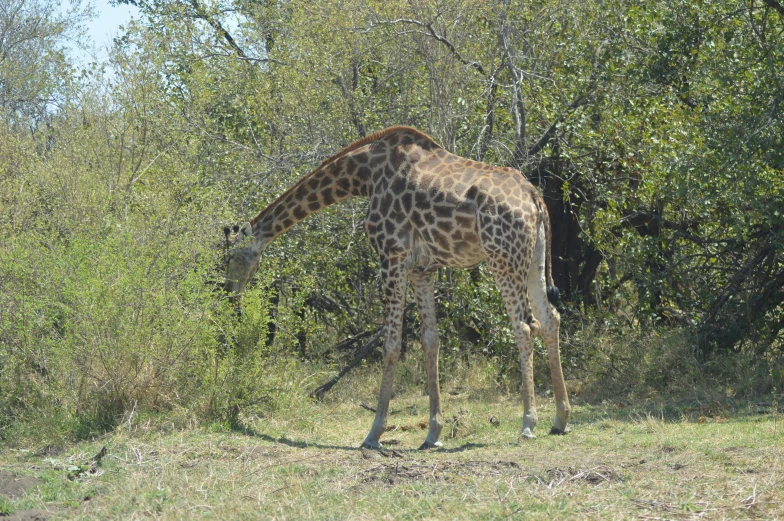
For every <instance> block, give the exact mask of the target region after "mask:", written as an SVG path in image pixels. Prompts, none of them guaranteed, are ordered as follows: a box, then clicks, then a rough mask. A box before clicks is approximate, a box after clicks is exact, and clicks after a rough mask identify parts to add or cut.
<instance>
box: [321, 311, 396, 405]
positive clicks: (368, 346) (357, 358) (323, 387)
mask: <svg viewBox="0 0 784 521" xmlns="http://www.w3.org/2000/svg"><path fill="white" fill-rule="evenodd" d="M383 334H384V328H383V327H382V328H380V329H379V330H378V331H376V334H375V335H373V337H372V338H371V339H370V340H368V342H367V344H365V347H363V348H362V350H361V351H360V352H359V353H357V356H355V357H354V359H353V360H352V361H351V362H350V363H349V364H348V365H347V366H346V367H344V368H343V369H341V371H340V372H339V373H338V374H337V375H336V376H335V377H333V378H332V379H331V380H330V381H328V382H327V383H325V384H324V385H321V386H319V387H318V388H316V389H315V390H314V391H313V392H312V393H310V396H311V398H315V399H317V400H321V398H322V397H323V396H324V395H325V394H326V393H327V391H329V390H330V389H332V387H334V385H335V384H336V383H338V382H339V381H340V379H341V378H343V377H344V376H345V375H346V373H348V372H349V371H351V370H352V369H354V368H355V367H356V366H358V365H359V363H360V362H361V361H362V360H364V359H365V357H366V356H367V355H368V354H369V353H370V350H371V349H372V348H373V346H374V345H376V342H378V340H379V339H380V338H381V335H383Z"/></svg>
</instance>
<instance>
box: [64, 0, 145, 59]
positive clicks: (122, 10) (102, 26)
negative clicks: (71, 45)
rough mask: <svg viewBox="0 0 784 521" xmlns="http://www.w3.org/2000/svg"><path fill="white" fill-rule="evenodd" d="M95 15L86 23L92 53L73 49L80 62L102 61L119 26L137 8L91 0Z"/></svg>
mask: <svg viewBox="0 0 784 521" xmlns="http://www.w3.org/2000/svg"><path fill="white" fill-rule="evenodd" d="M93 2H94V5H95V11H96V14H97V16H96V17H95V18H94V19H92V20H90V21H89V22H88V23H87V24H85V25H86V27H87V34H88V36H89V37H90V40H92V45H91V46H92V47H93V48H94V49H95V55H93V54H92V53H89V52H86V51H81V50H78V49H74V50H75V55H76V57H77V59H78V60H79V61H80V62H84V63H87V62H91V61H96V60H97V61H99V62H101V61H104V60H106V58H107V52H106V49H107V47H109V46H110V45H111V42H112V38H114V37H116V36H119V35H120V34H121V33H120V26H121V25H125V24H126V23H127V22H128V21H129V20H130V19H131V17H132V16H134V15H136V14H137V13H138V11H139V10H138V9H137V8H136V7H134V6H130V5H117V6H112V5H111V4H110V3H109V0H93Z"/></svg>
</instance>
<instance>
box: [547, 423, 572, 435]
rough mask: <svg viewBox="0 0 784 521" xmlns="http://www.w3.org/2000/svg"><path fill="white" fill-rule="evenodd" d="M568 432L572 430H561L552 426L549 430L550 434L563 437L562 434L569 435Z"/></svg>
mask: <svg viewBox="0 0 784 521" xmlns="http://www.w3.org/2000/svg"><path fill="white" fill-rule="evenodd" d="M570 432H572V429H571V428H570V427H564V428H563V429H559V428H558V427H556V426H555V425H553V428H552V429H550V434H557V435H559V436H563V435H564V434H569V433H570Z"/></svg>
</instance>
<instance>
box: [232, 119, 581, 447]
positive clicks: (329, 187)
mask: <svg viewBox="0 0 784 521" xmlns="http://www.w3.org/2000/svg"><path fill="white" fill-rule="evenodd" d="M348 197H368V198H369V199H370V205H369V208H368V213H367V217H366V220H365V232H366V234H367V237H368V239H369V240H370V242H371V244H372V245H373V247H374V248H375V250H376V252H377V254H378V255H379V257H380V259H381V262H380V265H381V274H382V280H383V282H382V284H383V292H384V298H385V311H386V323H385V340H384V343H383V349H382V352H383V369H382V376H381V387H380V390H379V395H378V407H377V408H376V417H375V420H374V421H373V425H372V427H371V429H370V432H369V433H368V435H367V437H366V438H365V440H364V442H363V443H362V446H363V447H366V448H372V449H378V448H381V443H380V438H381V435H382V434H383V433H384V430H385V429H386V425H387V413H388V411H389V401H390V398H391V395H392V384H393V380H394V374H395V368H396V364H397V361H398V358H399V356H400V348H401V335H402V322H403V309H404V307H405V300H406V288H407V283H410V284H411V287H412V289H413V294H414V298H415V302H416V306H417V310H418V312H419V317H420V321H421V324H422V327H421V344H422V349H423V351H424V356H425V361H426V367H427V379H428V391H429V396H430V421H429V430H428V434H427V436H426V438H425V441H424V443H423V444H422V446H421V447H420V448H422V449H426V448H432V447H440V446H441V445H442V443H441V441H440V440H439V437H440V434H441V429H442V427H443V416H442V411H441V394H440V390H439V383H438V350H439V338H438V330H437V324H436V308H435V300H434V273H435V272H436V270H437V269H438V268H440V267H450V268H469V267H474V266H476V265H478V264H480V263H481V262H483V261H486V262H487V264H488V266H489V268H490V271H491V272H492V274H493V278H494V279H495V282H496V285H497V286H498V288H499V290H500V292H501V295H502V297H503V300H504V304H505V307H506V311H507V313H508V315H509V318H510V320H511V322H512V325H513V329H514V334H515V340H516V343H517V348H518V351H519V354H520V364H521V370H522V376H523V378H522V394H523V425H522V432H521V436H522V438H524V439H530V438H534V437H535V436H534V433H533V431H534V427H535V426H536V423H537V415H536V404H535V399H534V385H533V346H534V338H535V337H536V335H537V334H540V335H541V337H542V341H543V342H544V344H545V346H546V347H547V355H548V361H549V365H550V372H551V375H552V380H553V388H554V389H553V391H554V392H553V394H554V397H555V405H556V416H555V418H554V420H553V426H552V429H551V431H550V433H551V434H565V433H566V432H567V431H568V429H567V421H568V419H569V413H570V406H569V399H568V397H567V393H566V385H565V383H564V379H563V372H562V368H561V358H560V351H559V346H558V335H559V326H560V316H559V314H558V311H557V310H556V309H555V307H554V305H553V302H554V301H555V298H556V297H557V292H558V290H557V288H555V286H554V284H553V280H552V268H551V266H552V263H551V259H550V250H551V236H550V219H549V215H548V213H547V207H546V206H545V204H544V199H543V198H542V195H541V194H540V193H539V192H538V191H537V189H536V188H535V187H534V186H533V185H532V184H531V183H530V182H529V181H528V180H527V179H526V178H525V176H524V175H523V174H522V173H521V172H519V171H518V170H515V169H513V168H504V167H497V166H492V165H488V164H484V163H480V162H477V161H472V160H470V159H465V158H462V157H459V156H457V155H454V154H451V153H449V152H448V151H446V150H444V149H443V148H442V147H441V146H439V145H438V144H437V143H436V142H435V141H434V140H433V139H432V138H430V137H429V136H427V135H425V134H424V133H422V132H420V131H418V130H416V129H414V128H410V127H400V126H398V127H391V128H388V129H386V130H382V131H380V132H377V133H375V134H372V135H370V136H367V137H365V138H362V139H360V140H358V141H356V142H354V143H353V144H351V145H349V146H348V147H346V148H344V149H343V150H341V151H340V152H338V153H337V154H335V155H333V156H331V157H329V158H327V159H326V160H324V161H323V162H322V163H321V164H320V165H319V166H318V167H317V168H316V169H315V170H313V171H312V172H310V173H309V174H308V175H306V176H305V177H303V178H302V179H301V180H300V181H299V182H297V183H296V184H295V185H294V186H292V187H291V188H289V189H288V190H287V191H286V192H284V193H283V194H282V195H281V196H280V197H278V198H277V199H276V200H275V201H273V202H272V203H271V204H270V205H269V206H267V207H266V208H265V209H264V210H262V211H261V212H260V213H259V214H258V215H256V216H255V217H254V218H253V219H251V220H250V222H247V223H245V224H244V225H243V226H242V228H241V230H240V231H239V233H237V234H236V236H233V237H232V240H231V243H232V250H231V251H230V253H229V258H228V262H227V268H226V282H225V290H226V291H227V292H228V293H229V295H230V298H231V299H233V301H235V302H236V301H238V300H239V299H240V297H241V294H242V292H243V291H244V289H245V287H246V285H247V284H248V282H249V281H250V279H251V278H252V277H253V275H254V273H255V272H256V269H257V268H258V266H259V260H260V257H261V252H262V250H263V249H264V247H265V246H266V245H267V244H269V242H270V241H272V240H273V239H275V238H276V237H278V236H279V235H281V234H282V233H284V232H286V231H287V230H288V229H290V228H291V227H292V226H294V225H295V224H297V223H298V222H300V221H302V220H303V219H305V218H306V217H307V216H308V215H310V214H312V213H314V212H316V211H318V210H320V209H322V208H324V207H326V206H329V205H331V204H334V203H336V202H338V201H341V200H343V199H346V198H348ZM235 230H236V227H235ZM224 233H226V235H227V237H228V234H229V230H228V229H225V230H224Z"/></svg>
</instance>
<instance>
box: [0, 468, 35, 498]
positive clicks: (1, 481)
mask: <svg viewBox="0 0 784 521" xmlns="http://www.w3.org/2000/svg"><path fill="white" fill-rule="evenodd" d="M41 483H43V481H41V480H40V479H38V478H34V477H32V476H21V477H17V476H14V475H13V474H10V473H8V472H0V496H5V497H7V498H12V499H13V498H18V497H21V496H22V495H24V493H25V492H27V491H28V490H30V489H31V488H33V487H35V486H37V485H40V484H41Z"/></svg>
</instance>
